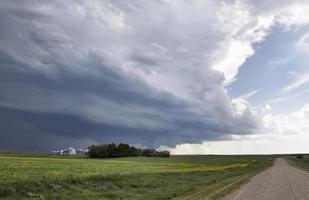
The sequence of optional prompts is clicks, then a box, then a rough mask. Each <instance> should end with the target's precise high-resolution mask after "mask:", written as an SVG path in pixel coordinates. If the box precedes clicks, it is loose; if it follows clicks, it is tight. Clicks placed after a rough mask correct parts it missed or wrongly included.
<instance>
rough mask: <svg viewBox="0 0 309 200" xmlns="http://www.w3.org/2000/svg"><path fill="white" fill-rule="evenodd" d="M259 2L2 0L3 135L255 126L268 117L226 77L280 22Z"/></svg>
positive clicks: (126, 135)
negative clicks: (235, 94)
mask: <svg viewBox="0 0 309 200" xmlns="http://www.w3.org/2000/svg"><path fill="white" fill-rule="evenodd" d="M251 6H252V5H251V4H250V5H249V4H247V3H245V2H244V3H239V2H236V1H235V2H232V1H226V2H225V1H220V2H219V1H201V2H199V1H193V2H190V3H189V2H187V1H175V2H174V1H163V0H162V1H135V0H134V1H125V2H124V1H108V0H106V1H88V2H85V1H69V0H68V1H35V0H31V1H22V2H18V3H17V2H14V1H2V2H1V3H0V25H1V29H0V63H1V65H0V91H1V92H0V118H1V121H2V123H3V125H1V127H0V137H1V140H0V147H1V148H3V149H23V150H50V149H53V148H56V147H58V146H59V145H67V144H70V145H74V144H75V146H76V145H77V146H81V147H86V146H87V145H90V144H91V143H108V142H127V143H130V144H136V145H142V146H148V147H159V146H170V147H174V146H175V145H177V144H182V143H200V142H202V141H205V140H220V139H222V138H229V137H230V136H231V135H242V134H251V133H255V131H256V130H258V129H259V128H260V123H261V121H260V119H259V117H258V116H257V115H256V114H255V113H254V112H253V111H252V110H251V108H250V106H249V104H248V103H247V102H246V101H236V100H233V99H232V98H231V97H230V96H229V94H228V91H227V89H226V86H227V85H229V84H231V83H232V82H233V81H235V80H236V75H237V73H238V69H239V67H240V66H241V65H242V64H243V63H244V62H245V60H246V59H247V58H248V57H250V56H251V55H253V53H254V50H253V47H252V45H253V44H255V43H259V42H261V41H263V39H264V37H265V36H266V35H267V32H268V30H269V28H270V27H271V25H272V24H273V23H275V22H274V21H273V20H274V17H269V18H267V17H268V13H267V12H268V11H267V12H266V14H265V16H264V15H263V16H260V15H259V12H260V8H259V7H258V6H256V7H257V8H256V9H255V10H251V9H252V8H251ZM244 10H247V11H248V12H244V13H240V11H244ZM251 11H252V13H251ZM269 12H270V11H269ZM257 13H258V14H257ZM244 14H245V15H246V16H245V17H243V18H242V17H240V16H243V15H244ZM253 14H256V16H254V15H253ZM227 19H235V21H233V22H232V24H231V23H230V22H227ZM236 19H239V20H236ZM235 48H236V49H238V51H235Z"/></svg>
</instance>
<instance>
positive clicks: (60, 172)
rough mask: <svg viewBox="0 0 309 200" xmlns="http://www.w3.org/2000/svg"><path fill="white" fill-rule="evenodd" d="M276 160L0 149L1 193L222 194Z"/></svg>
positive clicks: (36, 195)
mask: <svg viewBox="0 0 309 200" xmlns="http://www.w3.org/2000/svg"><path fill="white" fill-rule="evenodd" d="M271 164H272V158H271V157H265V156H172V157H171V158H146V157H134V158H116V159H90V158H72V157H57V156H38V155H14V154H0V199H173V198H175V199H205V198H207V199H218V198H220V197H221V196H222V195H224V194H226V193H227V192H229V191H230V190H232V189H234V188H235V187H237V186H238V185H239V184H241V183H242V182H244V181H246V180H247V179H248V178H249V177H251V176H252V175H254V174H256V173H258V172H259V171H261V170H262V169H264V168H266V167H268V166H270V165H271Z"/></svg>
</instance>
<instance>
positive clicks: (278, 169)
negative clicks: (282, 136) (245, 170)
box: [224, 158, 309, 200]
mask: <svg viewBox="0 0 309 200" xmlns="http://www.w3.org/2000/svg"><path fill="white" fill-rule="evenodd" d="M266 199H267V200H307V199H308V200H309V173H308V172H305V171H303V170H300V169H297V168H295V167H293V166H291V165H289V164H288V163H287V162H286V161H285V160H284V159H282V158H278V159H277V160H276V161H275V163H274V165H273V166H272V167H271V168H269V169H267V170H266V171H264V172H261V173H260V174H258V175H256V176H254V177H253V178H251V180H250V181H249V183H248V184H246V185H244V186H242V187H241V188H240V189H239V190H237V191H235V192H233V193H231V194H229V195H228V196H227V197H226V198H224V200H266Z"/></svg>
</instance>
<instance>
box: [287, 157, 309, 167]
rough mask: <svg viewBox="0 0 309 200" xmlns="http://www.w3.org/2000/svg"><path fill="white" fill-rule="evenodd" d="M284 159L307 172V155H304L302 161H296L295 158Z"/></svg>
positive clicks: (308, 159) (308, 164) (308, 161)
mask: <svg viewBox="0 0 309 200" xmlns="http://www.w3.org/2000/svg"><path fill="white" fill-rule="evenodd" d="M286 158H287V159H288V161H289V163H291V164H292V165H294V166H296V167H299V168H301V169H304V170H307V171H309V155H304V158H303V159H298V158H296V156H287V157H286Z"/></svg>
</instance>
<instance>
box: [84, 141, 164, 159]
mask: <svg viewBox="0 0 309 200" xmlns="http://www.w3.org/2000/svg"><path fill="white" fill-rule="evenodd" d="M88 150H89V151H88V155H89V156H90V157H92V158H117V157H133V156H147V157H170V152H169V151H157V150H155V149H141V148H136V147H134V146H130V145H128V144H123V143H120V144H118V145H117V144H114V143H112V144H100V145H91V146H90V147H88Z"/></svg>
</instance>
